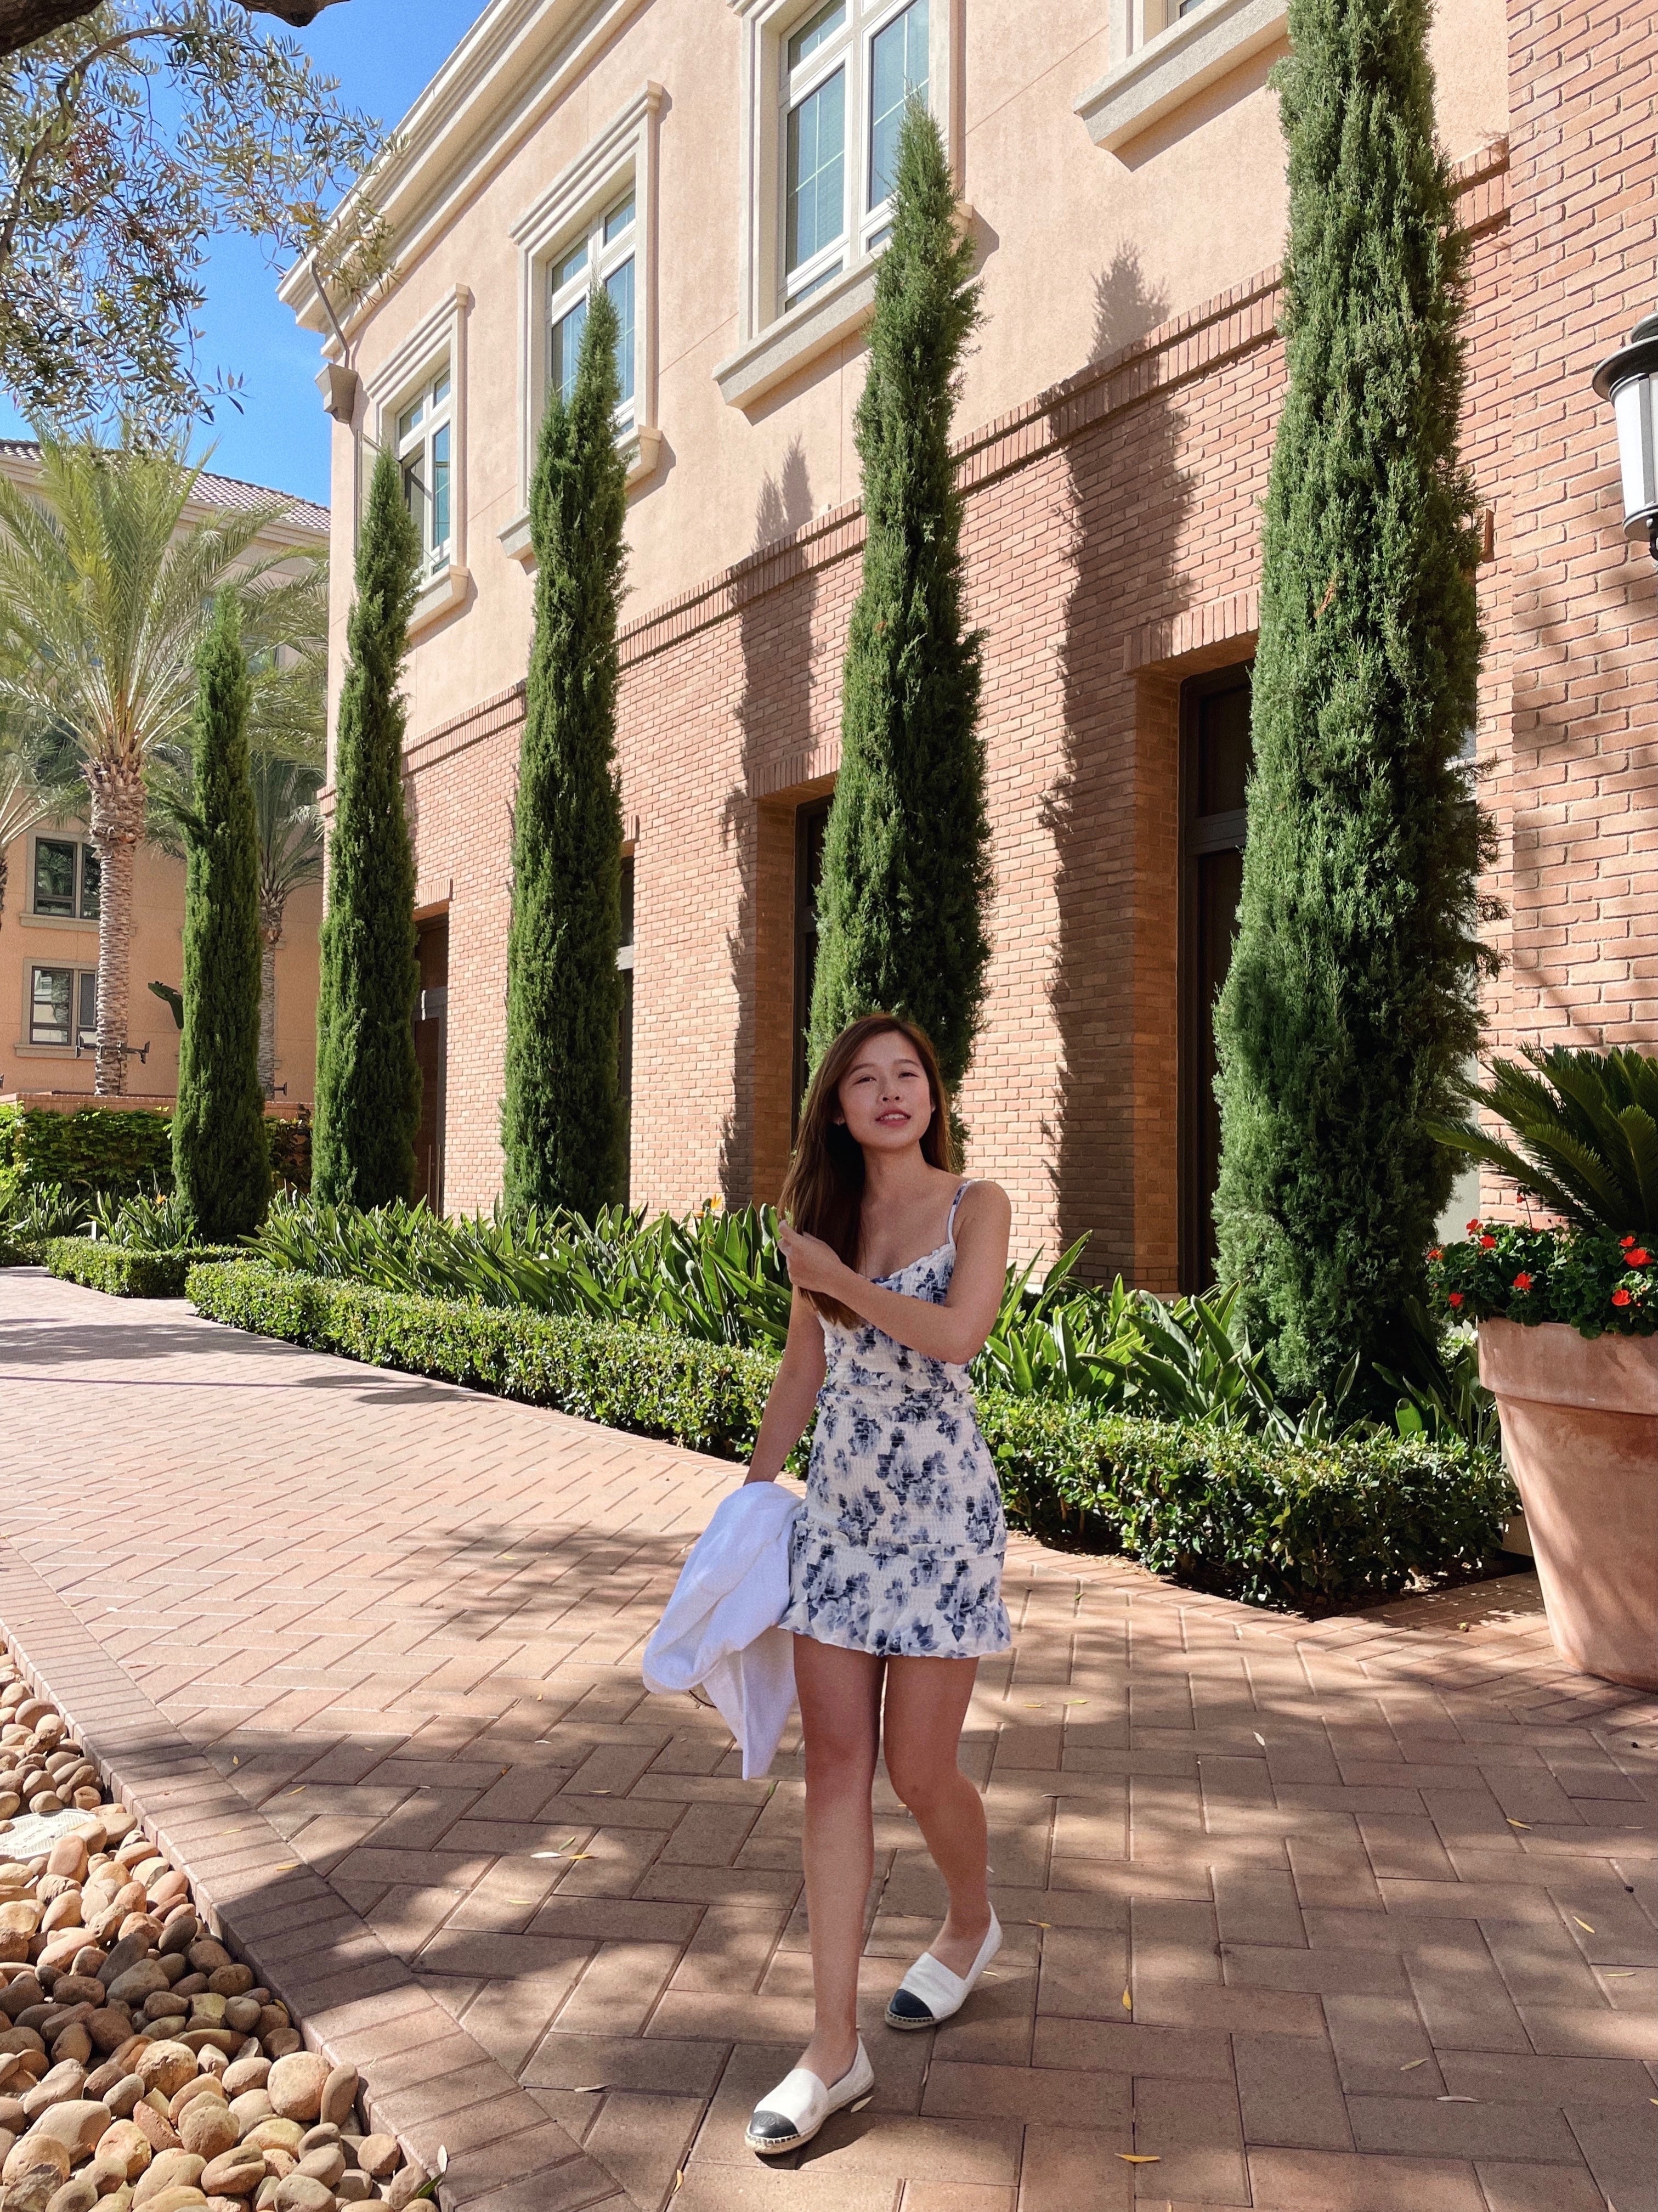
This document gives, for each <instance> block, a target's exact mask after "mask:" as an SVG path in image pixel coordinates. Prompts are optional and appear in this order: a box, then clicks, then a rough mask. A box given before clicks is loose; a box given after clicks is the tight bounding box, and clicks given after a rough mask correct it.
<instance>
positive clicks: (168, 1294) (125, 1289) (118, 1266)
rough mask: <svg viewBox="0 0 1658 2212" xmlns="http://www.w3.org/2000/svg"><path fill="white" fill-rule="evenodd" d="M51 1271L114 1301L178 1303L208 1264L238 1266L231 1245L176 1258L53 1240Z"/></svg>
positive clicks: (93, 1241)
mask: <svg viewBox="0 0 1658 2212" xmlns="http://www.w3.org/2000/svg"><path fill="white" fill-rule="evenodd" d="M43 1256H44V1258H45V1261H46V1266H47V1267H49V1268H50V1269H51V1271H52V1273H53V1274H54V1275H57V1276H58V1277H60V1278H61V1279H63V1280H64V1282H66V1283H84V1284H85V1285H86V1286H87V1288H88V1290H90V1291H106V1293H107V1294H108V1296H109V1297H112V1298H179V1297H183V1296H184V1291H185V1276H186V1275H187V1274H188V1273H189V1272H190V1270H191V1267H193V1266H195V1265H197V1263H198V1262H200V1261H234V1260H235V1258H236V1255H235V1253H234V1250H233V1249H231V1248H230V1247H229V1246H228V1245H222V1244H196V1245H188V1246H185V1247H183V1248H181V1249H178V1250H175V1251H172V1252H156V1251H144V1250H141V1249H137V1248H136V1247H134V1246H132V1245H129V1244H110V1243H106V1242H105V1241H104V1239H103V1238H102V1237H97V1238H94V1237H53V1238H52V1240H51V1241H50V1243H47V1244H46V1247H45V1249H44V1254H43Z"/></svg>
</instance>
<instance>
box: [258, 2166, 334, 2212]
mask: <svg viewBox="0 0 1658 2212" xmlns="http://www.w3.org/2000/svg"><path fill="white" fill-rule="evenodd" d="M271 2202H272V2203H274V2204H275V2206H276V2212H335V2202H336V2200H335V2197H334V2192H333V2191H332V2190H331V2189H330V2188H329V2187H328V2186H327V2185H326V2184H325V2183H324V2182H320V2181H319V2180H317V2179H315V2177H314V2176H313V2175H312V2174H309V2173H290V2174H289V2175H288V2179H286V2180H285V2181H282V2182H280V2183H279V2184H278V2185H277V2188H276V2196H275V2197H273V2198H272V2199H271Z"/></svg>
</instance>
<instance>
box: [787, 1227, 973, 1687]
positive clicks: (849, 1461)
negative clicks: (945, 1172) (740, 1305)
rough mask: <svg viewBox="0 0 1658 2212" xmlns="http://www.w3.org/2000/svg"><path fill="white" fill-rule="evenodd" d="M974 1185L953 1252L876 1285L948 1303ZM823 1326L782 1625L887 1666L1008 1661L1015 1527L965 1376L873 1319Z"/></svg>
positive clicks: (951, 1242)
mask: <svg viewBox="0 0 1658 2212" xmlns="http://www.w3.org/2000/svg"><path fill="white" fill-rule="evenodd" d="M967 1188H968V1186H967V1184H966V1183H963V1185H962V1186H961V1188H960V1189H959V1190H957V1194H956V1196H955V1198H954V1200H952V1201H951V1205H950V1224H949V1231H948V1233H947V1235H946V1237H945V1239H944V1243H942V1244H940V1245H939V1246H938V1249H937V1250H936V1251H932V1252H928V1253H926V1254H924V1255H922V1257H921V1258H920V1259H919V1260H912V1261H910V1263H909V1265H908V1267H901V1268H900V1269H899V1271H898V1273H896V1275H878V1276H877V1277H876V1280H877V1282H878V1284H879V1285H880V1286H881V1288H882V1289H883V1290H888V1291H902V1293H903V1294H904V1296H905V1297H912V1298H930V1299H932V1302H933V1303H934V1304H938V1305H942V1304H943V1303H944V1293H945V1292H946V1291H948V1290H949V1288H950V1277H951V1275H952V1274H953V1273H955V1268H956V1213H957V1207H959V1206H960V1205H961V1202H962V1197H963V1192H965V1191H966V1189H967ZM819 1319H820V1320H821V1321H822V1322H823V1336H824V1340H825V1341H824V1351H825V1354H826V1359H827V1373H826V1374H825V1376H824V1380H823V1389H821V1390H820V1391H819V1392H818V1394H817V1434H816V1436H815V1437H813V1439H812V1447H811V1464H810V1466H809V1467H808V1468H807V1470H806V1502H805V1508H804V1510H802V1511H801V1512H800V1513H799V1515H798V1516H797V1517H796V1520H795V1523H794V1531H793V1538H792V1540H791V1543H790V1548H789V1603H788V1610H787V1611H786V1613H784V1615H783V1622H782V1625H783V1626H784V1627H785V1628H788V1629H793V1631H794V1632H795V1633H796V1634H797V1635H800V1636H810V1637H811V1638H814V1639H815V1640H816V1641H817V1643H819V1644H838V1645H840V1646H841V1649H842V1650H848V1651H872V1652H874V1653H876V1654H877V1655H878V1656H880V1657H883V1658H906V1659H909V1658H928V1659H977V1658H981V1657H983V1656H986V1655H987V1654H988V1653H990V1652H993V1651H1005V1650H1007V1649H1008V1647H1009V1645H1010V1644H1011V1643H1012V1641H1013V1637H1012V1631H1011V1628H1010V1627H1009V1625H1008V1618H1007V1607H1005V1605H1004V1604H1003V1603H1002V1559H1003V1555H1004V1554H1005V1552H1006V1549H1007V1523H1006V1521H1005V1518H1004V1517H1003V1513H1002V1492H1001V1486H1000V1484H999V1481H998V1480H997V1477H996V1462H995V1461H994V1460H993V1458H992V1457H991V1454H990V1447H989V1446H988V1445H987V1443H986V1442H985V1440H984V1438H983V1437H982V1436H981V1434H980V1433H979V1424H978V1422H977V1420H976V1419H975V1417H974V1412H973V1395H972V1392H971V1390H970V1389H969V1386H968V1379H967V1370H966V1368H965V1367H957V1366H952V1365H951V1364H950V1363H949V1362H948V1361H946V1360H943V1359H928V1358H925V1357H924V1356H923V1355H922V1354H921V1353H920V1352H912V1351H911V1350H910V1349H909V1347H908V1346H907V1345H902V1344H900V1343H898V1342H897V1341H896V1340H895V1339H894V1338H892V1337H890V1336H889V1335H887V1334H886V1332H885V1331H884V1329H878V1328H873V1327H872V1326H871V1324H870V1323H868V1322H860V1323H859V1324H858V1326H856V1327H855V1328H847V1327H846V1326H845V1325H844V1324H842V1323H841V1322H835V1321H832V1320H830V1318H829V1316H828V1315H827V1314H823V1315H820V1316H819Z"/></svg>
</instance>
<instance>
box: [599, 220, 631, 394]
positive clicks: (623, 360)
mask: <svg viewBox="0 0 1658 2212" xmlns="http://www.w3.org/2000/svg"><path fill="white" fill-rule="evenodd" d="M604 289H605V290H606V291H607V292H608V293H609V294H610V297H611V299H612V300H614V301H615V302H616V323H617V325H618V328H617V330H616V379H617V381H618V383H619V384H620V386H621V389H622V397H623V398H624V399H631V398H633V396H634V264H633V257H632V255H631V254H630V255H629V258H627V260H625V261H624V262H623V264H622V266H621V267H620V269H617V270H612V272H611V273H610V276H607V277H606V278H605V279H604Z"/></svg>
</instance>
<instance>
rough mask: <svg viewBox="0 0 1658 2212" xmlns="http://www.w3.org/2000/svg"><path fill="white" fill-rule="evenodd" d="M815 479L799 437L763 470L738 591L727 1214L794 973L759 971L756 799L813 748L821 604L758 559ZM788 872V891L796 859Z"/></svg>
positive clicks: (751, 1167) (727, 815) (726, 813)
mask: <svg viewBox="0 0 1658 2212" xmlns="http://www.w3.org/2000/svg"><path fill="white" fill-rule="evenodd" d="M811 512H812V507H811V477H810V475H809V473H808V471H807V468H806V456H805V447H804V446H803V445H802V443H801V441H800V439H799V436H798V435H797V436H796V437H794V438H793V439H792V440H791V441H790V443H789V445H788V447H787V448H786V451H785V453H784V454H783V459H782V463H781V465H780V468H779V469H778V471H777V473H776V474H775V475H773V474H772V473H771V471H767V473H766V475H765V477H763V478H762V483H761V486H760V495H759V498H758V499H757V500H756V503H755V514H754V549H753V550H754V555H755V556H756V557H755V559H754V560H753V562H752V563H751V565H750V567H749V568H747V569H746V570H745V572H744V574H743V576H742V577H741V578H740V579H739V581H738V595H739V599H740V600H741V611H740V613H739V615H738V651H739V652H740V653H741V654H742V660H743V691H742V696H741V698H740V699H739V701H738V708H737V719H738V730H739V733H740V750H739V756H738V769H739V773H738V778H737V781H735V782H734V783H733V785H732V788H731V790H730V791H729V793H727V794H726V804H725V806H724V809H723V811H722V814H721V820H720V837H721V841H722V842H723V843H724V845H725V848H726V852H727V853H728V854H732V855H733V856H734V858H735V860H736V862H737V879H738V897H737V912H736V916H735V919H734V920H733V921H732V927H731V928H730V929H729V930H728V932H727V933H726V957H727V959H728V961H729V962H730V963H731V975H732V986H733V990H734V994H735V996H736V1000H737V1022H736V1026H735V1032H734V1034H733V1036H732V1089H731V1103H730V1105H729V1107H728V1108H727V1109H726V1115H725V1119H724V1121H723V1123H722V1126H721V1129H720V1194H721V1196H722V1197H723V1198H724V1200H726V1204H727V1205H729V1206H742V1205H746V1204H747V1203H748V1202H749V1200H750V1199H751V1198H752V1197H753V1196H754V1194H755V1147H756V1094H757V1092H758V1091H759V1090H760V1088H761V1087H762V1086H761V1083H760V1076H761V1073H762V1059H763V1060H767V1062H768V1058H769V1050H770V1048H771V1046H772V1044H773V1042H774V1041H773V1040H771V1039H769V1038H767V1039H764V1040H762V1035H761V1029H762V1023H761V1000H762V994H766V995H767V996H768V997H770V996H772V995H774V994H775V993H776V992H777V991H778V990H780V989H781V990H784V991H786V992H787V991H790V990H791V987H792V977H791V976H790V975H774V974H771V973H769V972H766V969H767V968H768V967H769V966H770V965H772V964H774V963H770V962H768V963H766V965H765V967H763V968H762V936H763V937H764V938H765V939H767V941H768V944H774V941H775V937H776V931H775V928H774V927H762V904H764V903H765V901H766V894H767V891H768V890H769V891H770V893H771V894H772V896H773V897H774V898H775V897H777V896H781V895H782V887H781V885H780V884H779V883H777V882H774V881H773V882H769V883H768V884H763V885H762V873H763V874H765V875H767V876H768V877H773V878H774V877H777V876H778V875H780V873H781V871H780V870H778V869H777V868H772V869H770V870H765V869H764V868H763V864H762V851H761V845H762V827H766V826H769V827H772V828H775V827H776V826H777V825H763V824H762V807H761V805H760V801H759V799H758V797H757V795H756V794H757V793H759V792H760V791H761V789H762V787H763V774H762V771H763V769H765V767H766V766H767V765H768V763H771V762H774V761H775V760H776V759H777V757H779V755H780V754H782V753H785V752H787V751H789V750H792V749H793V748H794V747H796V746H804V745H805V744H807V743H808V741H809V738H810V732H811V631H812V618H813V616H814V613H815V611H816V607H817V584H816V581H815V580H814V578H813V576H812V575H811V573H810V571H805V572H804V573H801V574H796V575H793V576H786V575H785V574H780V572H779V570H778V569H777V568H774V566H773V563H772V562H768V561H766V560H764V559H763V558H762V557H759V556H764V555H765V554H766V553H767V551H768V550H770V549H776V558H777V560H778V561H779V562H786V560H787V559H788V557H789V553H790V548H789V544H788V541H789V540H790V539H791V538H793V534H794V533H795V532H797V531H799V530H800V529H803V528H804V527H805V525H806V524H807V523H809V522H810V521H811ZM787 874H788V878H789V881H790V883H791V884H792V882H793V866H792V854H791V855H790V866H789V868H788V870H787ZM764 920H765V921H766V922H767V923H774V922H775V921H776V920H777V917H776V916H774V915H766V916H765V917H764ZM785 942H787V939H785Z"/></svg>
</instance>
